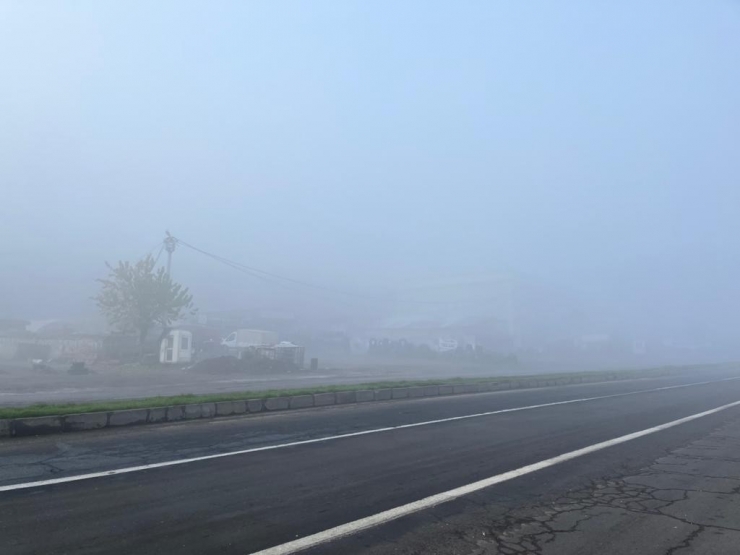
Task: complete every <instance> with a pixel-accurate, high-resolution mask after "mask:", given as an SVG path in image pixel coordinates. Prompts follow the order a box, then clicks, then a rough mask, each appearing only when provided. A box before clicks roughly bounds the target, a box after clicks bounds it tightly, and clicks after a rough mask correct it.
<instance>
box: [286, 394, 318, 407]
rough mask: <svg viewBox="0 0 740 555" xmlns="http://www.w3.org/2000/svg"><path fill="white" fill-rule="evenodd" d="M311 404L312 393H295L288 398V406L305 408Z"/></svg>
mask: <svg viewBox="0 0 740 555" xmlns="http://www.w3.org/2000/svg"><path fill="white" fill-rule="evenodd" d="M312 406H313V395H296V396H295V397H291V398H290V408H292V409H306V408H308V407H312Z"/></svg>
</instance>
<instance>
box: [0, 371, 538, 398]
mask: <svg viewBox="0 0 740 555" xmlns="http://www.w3.org/2000/svg"><path fill="white" fill-rule="evenodd" d="M363 362H364V363H363ZM308 366H309V365H308V364H306V367H305V368H304V369H301V370H292V371H286V370H285V369H284V368H283V369H281V368H276V369H262V370H261V371H254V370H252V371H246V370H244V369H243V368H240V367H239V366H238V365H234V364H231V365H229V364H223V365H203V364H201V365H198V366H195V367H191V368H187V367H175V366H165V365H156V366H143V365H139V364H124V365H116V364H95V365H91V366H90V372H89V373H87V374H74V373H70V372H69V368H70V366H69V365H56V366H50V367H47V368H34V367H33V366H32V364H31V363H30V362H29V363H26V362H18V363H8V362H4V363H0V406H24V405H29V404H34V403H65V402H79V401H92V400H104V399H134V398H141V397H151V396H156V395H179V394H186V393H196V394H197V393H222V392H231V391H255V390H265V389H279V388H300V387H311V386H315V385H327V384H356V383H364V382H371V381H383V380H404V379H411V380H418V379H433V378H449V377H458V376H495V375H513V374H521V373H532V372H533V371H534V369H531V368H530V369H528V368H522V367H520V366H518V365H508V366H505V365H496V366H491V365H476V364H470V363H468V364H460V363H455V362H451V361H432V362H427V361H423V362H408V361H378V360H367V361H358V362H357V363H355V364H354V365H351V364H347V363H344V364H343V366H342V367H336V366H333V365H331V366H330V365H329V364H322V363H320V364H319V368H318V370H317V371H314V372H311V371H310V370H309V369H308Z"/></svg>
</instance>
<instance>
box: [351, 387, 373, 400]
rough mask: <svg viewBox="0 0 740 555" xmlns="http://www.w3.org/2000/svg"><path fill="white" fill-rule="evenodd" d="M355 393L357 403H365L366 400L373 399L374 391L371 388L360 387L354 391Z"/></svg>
mask: <svg viewBox="0 0 740 555" xmlns="http://www.w3.org/2000/svg"><path fill="white" fill-rule="evenodd" d="M355 394H356V395H357V402H358V403H367V402H368V401H374V400H375V392H374V391H373V390H372V389H361V390H360V391H355Z"/></svg>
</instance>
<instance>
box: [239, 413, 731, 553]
mask: <svg viewBox="0 0 740 555" xmlns="http://www.w3.org/2000/svg"><path fill="white" fill-rule="evenodd" d="M737 406H740V401H735V402H734V403H728V404H726V405H722V406H721V407H717V408H714V409H711V410H707V411H704V412H700V413H697V414H692V415H691V416H687V417H685V418H679V419H678V420H673V421H672V422H667V423H666V424H661V425H659V426H654V427H652V428H648V429H646V430H641V431H639V432H634V433H631V434H627V435H624V436H620V437H616V438H614V439H609V440H607V441H602V442H601V443H595V444H593V445H589V446H588V447H583V448H582V449H576V450H575V451H570V452H568V453H564V454H562V455H558V456H557V457H552V458H550V459H546V460H544V461H540V462H537V463H534V464H529V465H527V466H523V467H521V468H517V469H516V470H510V471H508V472H504V473H503V474H497V475H496V476H491V477H490V478H485V479H483V480H479V481H478V482H473V483H471V484H467V485H465V486H461V487H459V488H455V489H451V490H448V491H444V492H442V493H438V494H436V495H431V496H429V497H425V498H424V499H419V500H418V501H413V502H411V503H407V504H406V505H401V506H400V507H395V508H394V509H389V510H387V511H383V512H382V513H378V514H375V515H372V516H368V517H365V518H361V519H358V520H355V521H353V522H348V523H347V524H342V525H341V526H336V527H334V528H330V529H328V530H324V531H323V532H319V533H317V534H311V535H310V536H306V537H304V538H300V539H297V540H293V541H290V542H288V543H284V544H282V545H276V546H275V547H270V548H268V549H263V550H262V551H258V552H255V553H253V554H252V555H290V554H292V553H296V552H298V551H303V550H304V549H309V548H311V547H316V546H318V545H321V544H324V543H327V542H331V541H334V540H337V539H339V538H342V537H344V536H349V535H351V534H355V533H357V532H360V531H362V530H367V529H368V528H373V527H375V526H379V525H381V524H385V523H386V522H390V521H391V520H395V519H397V518H401V517H403V516H407V515H410V514H412V513H416V512H419V511H423V510H425V509H429V508H432V507H435V506H437V505H440V504H442V503H446V502H448V501H452V500H453V499H457V498H459V497H462V496H463V495H468V494H470V493H474V492H476V491H480V490H482V489H485V488H489V487H491V486H494V485H496V484H500V483H501V482H506V481H508V480H513V479H514V478H519V477H520V476H524V475H526V474H531V473H532V472H537V471H538V470H542V469H543V468H549V467H551V466H555V465H556V464H560V463H563V462H566V461H570V460H573V459H576V458H578V457H583V456H584V455H588V454H590V453H595V452H596V451H601V450H602V449H606V448H608V447H613V446H614V445H619V444H620V443H625V442H627V441H632V440H633V439H637V438H640V437H644V436H647V435H650V434H654V433H656V432H660V431H663V430H667V429H668V428H673V427H674V426H679V425H680V424H684V423H686V422H690V421H692V420H696V419H697V418H702V417H704V416H709V415H710V414H715V413H718V412H721V411H723V410H727V409H729V408H732V407H737Z"/></svg>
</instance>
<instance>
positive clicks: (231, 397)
mask: <svg viewBox="0 0 740 555" xmlns="http://www.w3.org/2000/svg"><path fill="white" fill-rule="evenodd" d="M678 369H679V368H674V367H661V368H650V369H646V370H617V371H611V372H570V373H562V374H539V375H527V376H494V377H480V378H478V377H476V378H446V379H437V380H398V381H381V382H371V383H363V384H348V385H322V386H316V387H306V388H301V389H270V390H266V391H235V392H231V393H213V394H203V395H194V394H186V395H173V396H168V397H162V396H160V397H146V398H144V399H120V400H112V401H92V402H87V403H64V404H45V403H39V404H35V405H29V406H27V407H5V408H0V419H13V418H27V417H33V416H56V415H65V414H80V413H85V412H108V411H112V410H124V409H140V408H156V407H166V406H170V405H186V404H190V403H213V402H218V401H237V400H242V399H266V398H270V397H291V396H295V395H310V394H313V393H330V392H336V391H354V390H360V389H387V388H391V387H414V386H422V385H448V384H452V385H456V384H476V383H481V382H488V383H499V382H507V381H510V380H516V381H527V382H531V381H537V380H552V379H557V378H578V377H588V376H600V377H604V379H605V380H604V381H606V380H616V379H629V378H638V377H641V378H646V377H658V376H665V375H668V374H670V373H672V372H675V371H676V370H678ZM684 369H685V367H684Z"/></svg>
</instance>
